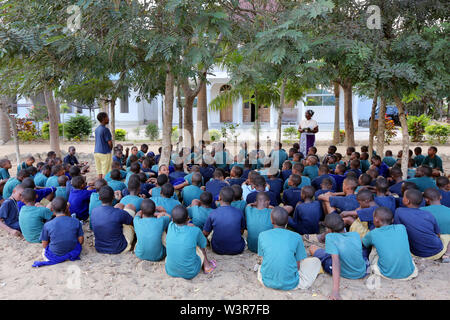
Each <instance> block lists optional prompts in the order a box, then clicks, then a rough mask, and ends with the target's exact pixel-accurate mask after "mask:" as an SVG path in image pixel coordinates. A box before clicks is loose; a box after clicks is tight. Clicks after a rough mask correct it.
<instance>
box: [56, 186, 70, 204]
mask: <svg viewBox="0 0 450 320" xmlns="http://www.w3.org/2000/svg"><path fill="white" fill-rule="evenodd" d="M55 197H61V198H64V199H66V201H67V200H68V197H67V191H66V187H58V188H56V191H55Z"/></svg>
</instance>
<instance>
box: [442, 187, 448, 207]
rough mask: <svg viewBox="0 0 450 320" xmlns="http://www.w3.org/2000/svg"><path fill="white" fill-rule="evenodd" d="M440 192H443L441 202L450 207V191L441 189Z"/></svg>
mask: <svg viewBox="0 0 450 320" xmlns="http://www.w3.org/2000/svg"><path fill="white" fill-rule="evenodd" d="M439 192H440V193H441V196H442V199H441V204H442V205H444V206H446V207H450V191H444V190H441V189H439Z"/></svg>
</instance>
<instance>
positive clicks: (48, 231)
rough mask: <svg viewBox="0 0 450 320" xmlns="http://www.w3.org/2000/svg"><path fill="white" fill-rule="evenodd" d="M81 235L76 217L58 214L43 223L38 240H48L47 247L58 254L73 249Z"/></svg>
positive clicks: (61, 254) (63, 253)
mask: <svg viewBox="0 0 450 320" xmlns="http://www.w3.org/2000/svg"><path fill="white" fill-rule="evenodd" d="M81 236H83V228H82V226H81V223H80V221H79V220H78V219H74V218H72V217H70V216H59V217H56V218H54V219H53V220H51V221H49V222H47V223H45V224H44V227H43V229H42V234H41V236H40V240H42V241H50V243H49V249H50V251H51V252H52V253H54V254H55V255H58V256H63V255H65V254H66V253H68V252H70V251H72V250H74V249H75V247H76V246H77V244H78V238H79V237H81Z"/></svg>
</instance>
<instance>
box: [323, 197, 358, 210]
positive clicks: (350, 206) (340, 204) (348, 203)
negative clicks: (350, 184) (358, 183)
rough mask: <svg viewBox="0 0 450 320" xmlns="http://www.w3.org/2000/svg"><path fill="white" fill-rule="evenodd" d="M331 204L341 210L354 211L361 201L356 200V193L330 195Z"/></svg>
mask: <svg viewBox="0 0 450 320" xmlns="http://www.w3.org/2000/svg"><path fill="white" fill-rule="evenodd" d="M330 206H332V207H335V208H337V209H339V210H341V211H353V210H355V209H356V208H359V202H358V200H356V195H354V194H349V195H347V196H345V197H330Z"/></svg>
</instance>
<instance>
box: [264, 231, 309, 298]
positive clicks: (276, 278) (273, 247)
mask: <svg viewBox="0 0 450 320" xmlns="http://www.w3.org/2000/svg"><path fill="white" fill-rule="evenodd" d="M258 256H261V257H263V261H262V265H261V276H262V281H263V283H264V285H265V286H266V287H269V288H273V289H279V290H291V289H294V288H296V287H297V285H298V282H299V275H298V269H297V261H300V260H303V259H305V258H306V250H305V246H304V245H303V240H302V237H301V236H300V235H299V234H298V233H295V232H292V231H289V230H286V229H282V228H274V229H271V230H267V231H263V232H261V233H260V234H259V237H258Z"/></svg>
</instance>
